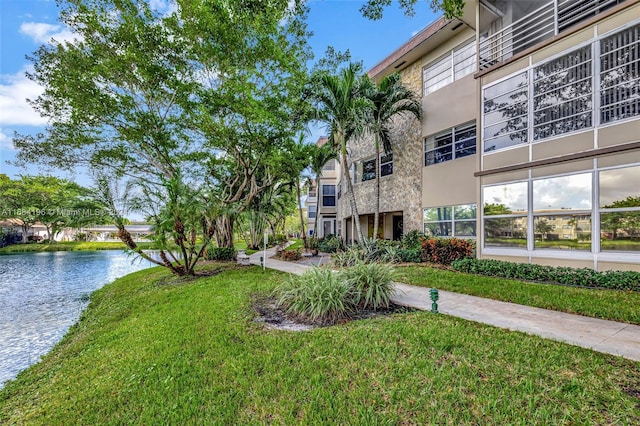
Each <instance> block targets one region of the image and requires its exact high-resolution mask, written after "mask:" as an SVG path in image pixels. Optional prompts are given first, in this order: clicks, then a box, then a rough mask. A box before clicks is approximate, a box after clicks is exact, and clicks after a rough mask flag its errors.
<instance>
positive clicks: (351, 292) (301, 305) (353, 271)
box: [274, 261, 394, 325]
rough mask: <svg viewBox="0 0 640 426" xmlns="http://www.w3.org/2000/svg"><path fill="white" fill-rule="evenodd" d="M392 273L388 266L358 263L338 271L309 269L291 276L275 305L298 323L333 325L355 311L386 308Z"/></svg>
mask: <svg viewBox="0 0 640 426" xmlns="http://www.w3.org/2000/svg"><path fill="white" fill-rule="evenodd" d="M393 274H394V270H393V268H392V267H391V266H389V265H386V264H376V263H363V262H361V261H360V262H358V263H356V264H355V266H352V267H349V268H346V269H344V270H343V271H341V272H333V271H332V270H330V269H326V268H313V269H310V270H309V271H307V272H305V273H304V274H303V275H300V276H291V277H290V278H289V279H288V280H287V281H285V282H284V283H283V284H281V285H280V286H278V287H277V288H276V289H275V291H274V294H275V297H276V299H277V304H278V306H281V307H284V308H285V309H286V310H287V312H289V313H290V314H293V315H295V316H296V317H298V318H300V319H302V320H305V321H311V322H314V323H319V324H322V325H329V324H335V323H337V322H338V321H340V320H344V319H346V318H348V317H349V316H351V314H356V313H358V311H363V310H379V309H382V308H388V307H389V304H390V299H391V294H392V292H393V283H392V278H393Z"/></svg>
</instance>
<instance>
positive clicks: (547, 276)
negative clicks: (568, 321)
mask: <svg viewBox="0 0 640 426" xmlns="http://www.w3.org/2000/svg"><path fill="white" fill-rule="evenodd" d="M451 266H452V267H453V269H455V270H457V271H460V272H467V273H470V274H479V275H486V276H490V277H501V278H515V279H519V280H529V281H542V282H549V283H558V284H564V285H571V286H584V287H599V288H607V289H614V290H632V291H640V272H633V271H604V272H598V271H594V270H593V269H588V268H580V269H576V268H568V267H553V266H543V265H532V264H530V263H512V262H504V261H501V260H491V259H471V258H468V259H462V260H456V261H455V262H453V263H452V264H451Z"/></svg>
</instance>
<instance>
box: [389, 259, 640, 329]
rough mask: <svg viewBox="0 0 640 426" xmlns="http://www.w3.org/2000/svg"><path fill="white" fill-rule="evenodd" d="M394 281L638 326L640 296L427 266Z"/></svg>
mask: <svg viewBox="0 0 640 426" xmlns="http://www.w3.org/2000/svg"><path fill="white" fill-rule="evenodd" d="M396 280H397V281H400V282H403V283H407V284H413V285H418V286H423V287H436V288H438V289H440V290H448V291H454V292H456V293H463V294H470V295H473V296H480V297H487V298H489V299H495V300H502V301H504V302H513V303H518V304H521V305H528V306H535V307H538V308H545V309H552V310H554V311H561V312H567V313H571V314H580V315H585V316H590V317H595V318H602V319H608V320H613V321H622V322H627V323H630V324H640V309H638V306H640V293H638V292H632V291H620V290H596V289H589V288H576V287H567V286H561V285H552V284H541V283H531V282H522V281H516V280H510V279H505V278H493V277H485V276H480V275H472V274H463V273H460V272H454V271H445V270H441V269H434V268H430V267H427V266H406V267H401V268H398V274H397V276H396Z"/></svg>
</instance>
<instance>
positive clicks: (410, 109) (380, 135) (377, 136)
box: [367, 73, 422, 239]
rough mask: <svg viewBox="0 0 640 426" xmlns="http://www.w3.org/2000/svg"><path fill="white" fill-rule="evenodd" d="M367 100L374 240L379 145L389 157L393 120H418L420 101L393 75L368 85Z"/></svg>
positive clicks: (376, 218) (377, 195) (377, 222)
mask: <svg viewBox="0 0 640 426" xmlns="http://www.w3.org/2000/svg"><path fill="white" fill-rule="evenodd" d="M367 96H368V97H369V99H370V100H371V121H370V123H369V125H368V130H369V131H370V132H371V133H372V134H373V138H374V146H375V151H376V162H375V164H376V166H375V167H376V168H375V171H376V195H375V214H374V220H373V238H374V239H376V238H378V225H379V222H380V145H382V147H383V149H384V152H385V153H386V154H387V155H389V154H391V153H392V151H393V146H392V145H393V141H392V139H391V129H392V127H393V121H394V118H396V117H398V116H401V115H405V114H410V115H413V116H414V117H415V118H416V119H418V120H419V119H420V118H421V117H422V104H421V103H420V98H419V97H418V95H417V94H416V93H415V92H413V91H412V90H411V89H409V88H407V87H406V86H405V85H404V84H403V83H402V80H401V78H400V75H399V74H397V73H394V74H390V75H388V76H385V77H384V78H383V79H382V80H380V82H379V83H378V84H375V83H374V82H371V86H370V88H369V90H368V92H367Z"/></svg>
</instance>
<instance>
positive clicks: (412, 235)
mask: <svg viewBox="0 0 640 426" xmlns="http://www.w3.org/2000/svg"><path fill="white" fill-rule="evenodd" d="M425 238H426V236H425V234H424V233H422V232H420V231H416V230H415V229H414V230H413V231H409V232H407V233H406V234H404V235H403V236H402V248H403V249H405V250H412V249H416V250H419V249H420V247H421V244H422V240H424V239H425Z"/></svg>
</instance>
